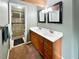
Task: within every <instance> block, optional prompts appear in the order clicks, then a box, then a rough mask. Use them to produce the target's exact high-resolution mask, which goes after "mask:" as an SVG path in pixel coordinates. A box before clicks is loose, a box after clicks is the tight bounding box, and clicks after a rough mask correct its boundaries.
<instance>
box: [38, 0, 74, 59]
mask: <svg viewBox="0 0 79 59" xmlns="http://www.w3.org/2000/svg"><path fill="white" fill-rule="evenodd" d="M58 1H59V0H52V1H51V2H52V3H51V4H50V5H52V4H54V3H57V2H58ZM50 5H49V6H50ZM72 17H73V15H72V0H63V23H62V24H53V23H51V24H48V23H38V26H41V27H45V28H49V29H52V30H57V31H61V32H63V33H64V36H63V41H62V56H63V58H64V59H75V58H74V56H73V54H74V52H73V43H74V38H73V19H72Z"/></svg>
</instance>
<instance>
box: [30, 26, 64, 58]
mask: <svg viewBox="0 0 79 59" xmlns="http://www.w3.org/2000/svg"><path fill="white" fill-rule="evenodd" d="M62 37H63V33H62V32H58V31H54V30H50V29H46V28H41V27H32V28H30V39H31V41H32V44H33V45H34V47H35V48H36V49H37V51H39V53H40V54H41V55H42V56H43V59H62V54H61V53H62V52H61V47H62Z"/></svg>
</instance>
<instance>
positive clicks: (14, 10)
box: [9, 4, 25, 48]
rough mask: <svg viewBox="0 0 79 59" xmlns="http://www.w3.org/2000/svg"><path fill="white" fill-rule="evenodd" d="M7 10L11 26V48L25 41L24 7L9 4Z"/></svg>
mask: <svg viewBox="0 0 79 59" xmlns="http://www.w3.org/2000/svg"><path fill="white" fill-rule="evenodd" d="M9 12H10V26H11V27H10V30H11V39H10V48H12V47H14V46H17V45H19V44H23V43H25V39H24V38H25V9H24V7H23V6H21V5H19V4H11V5H10V11H9ZM15 44H16V45H15Z"/></svg>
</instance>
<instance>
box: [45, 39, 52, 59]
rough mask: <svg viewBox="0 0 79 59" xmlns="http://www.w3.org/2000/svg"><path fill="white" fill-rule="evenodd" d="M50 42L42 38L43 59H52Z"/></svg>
mask: <svg viewBox="0 0 79 59" xmlns="http://www.w3.org/2000/svg"><path fill="white" fill-rule="evenodd" d="M52 50H53V49H52V42H50V41H48V40H46V39H44V56H45V59H52V57H53V55H52Z"/></svg>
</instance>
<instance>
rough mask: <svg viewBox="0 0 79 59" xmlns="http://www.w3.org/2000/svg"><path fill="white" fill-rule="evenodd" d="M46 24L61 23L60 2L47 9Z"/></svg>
mask: <svg viewBox="0 0 79 59" xmlns="http://www.w3.org/2000/svg"><path fill="white" fill-rule="evenodd" d="M49 10H50V11H48V13H47V15H48V17H47V18H48V23H62V1H61V2H58V3H56V4H54V5H52V6H51V7H49Z"/></svg>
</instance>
